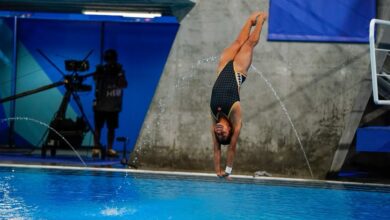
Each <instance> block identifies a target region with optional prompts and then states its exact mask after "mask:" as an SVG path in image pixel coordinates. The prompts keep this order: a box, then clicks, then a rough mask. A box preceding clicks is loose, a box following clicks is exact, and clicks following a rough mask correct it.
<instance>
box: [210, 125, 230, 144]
mask: <svg viewBox="0 0 390 220" xmlns="http://www.w3.org/2000/svg"><path fill="white" fill-rule="evenodd" d="M227 121H228V123H229V127H230V131H229V136H227V138H226V139H219V138H218V136H217V135H216V134H215V131H214V135H215V138H216V139H217V141H218V143H220V144H222V145H229V144H230V141H231V140H232V136H233V126H232V123H231V122H230V120H227Z"/></svg>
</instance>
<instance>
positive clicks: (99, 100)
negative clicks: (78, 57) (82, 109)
mask: <svg viewBox="0 0 390 220" xmlns="http://www.w3.org/2000/svg"><path fill="white" fill-rule="evenodd" d="M103 58H104V61H105V64H104V65H98V66H97V67H96V72H95V74H94V80H95V85H96V89H95V100H94V106H93V110H94V115H95V116H94V119H95V140H94V141H95V147H94V149H93V151H92V156H93V157H96V156H99V154H100V153H101V152H100V149H101V148H100V146H99V143H100V136H101V129H102V128H103V126H104V124H105V123H106V125H107V130H108V133H107V142H108V143H107V155H108V156H109V157H116V156H117V153H116V151H115V150H113V149H112V145H113V143H114V139H115V129H116V128H118V126H119V120H118V118H119V112H120V111H121V110H122V96H123V89H124V88H126V87H127V81H126V77H125V73H124V71H123V69H122V65H121V64H119V63H118V62H117V61H118V54H117V52H116V51H115V50H113V49H108V50H106V51H105V52H104V57H103Z"/></svg>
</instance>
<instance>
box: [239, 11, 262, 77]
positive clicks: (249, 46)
mask: <svg viewBox="0 0 390 220" xmlns="http://www.w3.org/2000/svg"><path fill="white" fill-rule="evenodd" d="M266 19H267V14H266V13H265V12H261V13H259V15H258V17H257V22H256V26H255V28H254V29H253V31H252V33H251V34H250V36H249V38H248V40H246V41H245V43H244V44H243V45H242V47H241V49H240V51H239V52H238V53H237V55H236V56H235V58H234V69H235V71H237V72H239V73H241V74H244V75H245V76H246V73H247V72H248V69H249V67H250V65H251V63H252V55H253V48H255V46H256V45H257V43H258V42H259V40H260V33H261V29H262V27H263V23H264V21H265V20H266Z"/></svg>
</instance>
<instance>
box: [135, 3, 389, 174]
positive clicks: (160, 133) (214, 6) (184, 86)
mask: <svg viewBox="0 0 390 220" xmlns="http://www.w3.org/2000/svg"><path fill="white" fill-rule="evenodd" d="M386 2H388V1H385V0H382V1H378V5H379V6H381V5H382V6H384V5H386V4H385V3H386ZM268 7H269V5H268V1H267V0H260V1H259V0H247V1H237V0H213V1H209V0H198V1H196V5H195V7H194V8H193V10H192V11H191V12H190V13H189V14H188V15H187V16H186V17H185V18H184V19H183V20H182V22H181V27H180V30H179V32H178V34H177V37H176V40H175V43H174V46H173V48H172V50H171V53H170V56H169V59H168V61H167V63H166V66H165V70H164V73H163V75H162V77H161V79H160V83H159V86H158V88H157V90H156V93H155V96H154V99H153V102H152V104H151V106H150V109H149V111H148V114H147V117H146V119H145V121H144V125H143V128H142V131H141V133H140V135H139V138H138V141H137V144H136V146H135V149H134V154H133V157H136V158H137V159H138V162H139V165H140V167H143V168H158V169H172V170H191V171H212V170H213V158H212V156H213V150H212V143H211V134H210V125H211V120H210V114H209V101H210V94H211V89H212V85H213V83H214V80H215V77H216V74H215V69H216V65H217V59H216V57H217V56H219V54H220V53H221V51H222V50H223V49H224V48H225V47H226V46H227V45H229V44H230V43H231V42H232V41H233V40H234V39H235V38H236V36H237V34H238V33H239V31H240V29H241V27H242V25H243V23H244V21H245V20H246V19H247V17H248V16H249V15H250V14H251V12H253V11H255V10H268ZM267 30H268V24H267V23H265V26H264V28H263V31H262V34H261V42H260V43H259V45H258V46H257V47H256V49H255V51H254V57H253V65H254V66H255V67H256V68H257V69H259V70H260V71H261V72H262V73H263V74H264V76H265V77H266V78H267V79H268V80H269V82H270V83H271V84H272V86H273V87H274V89H275V91H276V92H277V94H278V95H279V96H280V98H281V101H282V102H283V103H284V105H285V107H286V109H287V110H288V113H289V115H290V116H291V119H292V122H293V123H294V125H295V127H296V129H297V132H298V134H299V137H300V138H301V140H302V144H303V148H304V150H305V152H306V154H307V156H308V159H309V161H310V164H311V166H312V170H313V173H314V176H315V177H316V178H323V177H324V176H325V174H326V172H327V171H328V169H329V167H330V164H331V162H332V157H333V154H334V151H335V149H336V147H337V144H338V142H339V139H340V135H341V133H342V129H343V127H344V125H345V123H346V122H345V120H346V116H347V115H348V114H349V113H350V111H351V107H352V104H353V101H354V98H355V96H356V95H357V94H358V90H359V87H360V84H361V82H362V79H363V77H364V74H367V68H368V65H369V47H368V44H341V43H340V44H339V43H296V42H295V43H291V42H268V41H267V40H266V38H267ZM248 74H249V77H248V79H247V81H246V82H245V83H244V85H243V87H242V89H241V105H242V109H243V128H242V130H241V135H240V139H239V142H238V148H237V154H236V158H235V162H234V168H233V172H234V173H236V174H237V173H246V174H248V173H253V172H255V171H257V170H266V171H267V172H269V173H271V174H272V175H274V176H289V177H310V174H309V171H308V168H307V166H306V163H305V159H304V157H303V153H302V150H301V149H300V146H299V143H298V140H297V138H296V136H295V134H294V131H293V129H292V127H291V126H290V123H289V121H288V119H287V117H286V116H285V114H284V113H283V111H282V108H281V106H280V104H279V102H278V101H277V99H276V98H275V96H274V95H273V93H272V91H271V90H270V88H269V87H267V84H266V83H265V82H264V80H262V78H261V77H260V76H259V75H258V74H257V73H256V72H255V71H253V69H252V70H250V71H249V72H248ZM223 154H224V155H225V154H226V152H223Z"/></svg>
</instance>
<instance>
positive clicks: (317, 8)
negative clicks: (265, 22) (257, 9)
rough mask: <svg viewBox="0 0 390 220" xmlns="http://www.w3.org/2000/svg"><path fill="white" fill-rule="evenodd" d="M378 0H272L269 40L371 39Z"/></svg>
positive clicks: (355, 40) (348, 40)
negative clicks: (371, 27) (370, 24)
mask: <svg viewBox="0 0 390 220" xmlns="http://www.w3.org/2000/svg"><path fill="white" fill-rule="evenodd" d="M375 14H376V1H375V0H341V1H340V0H314V1H308V0H271V1H270V9H269V30H268V40H282V41H336V42H357V43H362V42H368V27H369V23H370V20H371V19H372V18H374V17H375Z"/></svg>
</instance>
